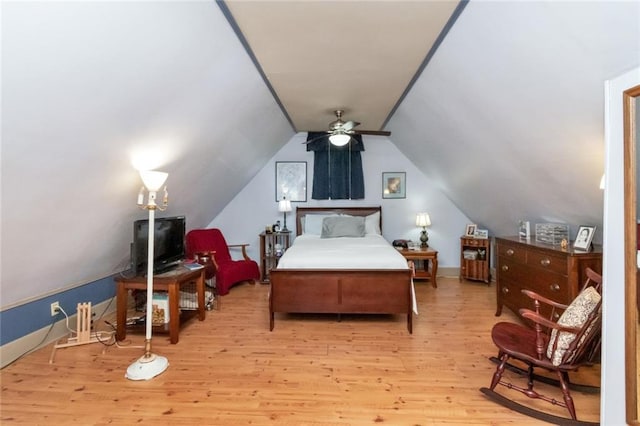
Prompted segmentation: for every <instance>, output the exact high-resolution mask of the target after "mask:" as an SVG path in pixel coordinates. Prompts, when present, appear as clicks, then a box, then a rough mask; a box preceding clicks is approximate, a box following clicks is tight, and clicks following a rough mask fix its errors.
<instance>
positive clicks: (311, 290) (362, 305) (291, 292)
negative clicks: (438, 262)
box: [269, 269, 413, 333]
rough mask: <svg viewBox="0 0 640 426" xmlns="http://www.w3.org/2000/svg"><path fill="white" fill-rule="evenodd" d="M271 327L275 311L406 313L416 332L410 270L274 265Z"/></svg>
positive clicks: (408, 322) (409, 324)
mask: <svg viewBox="0 0 640 426" xmlns="http://www.w3.org/2000/svg"><path fill="white" fill-rule="evenodd" d="M270 278H271V292H270V296H269V327H270V330H273V327H274V314H275V313H276V312H288V313H336V314H342V313H350V314H406V315H407V329H408V330H409V333H412V332H413V315H412V312H413V309H412V308H413V306H412V295H411V270H410V269H402V270H389V269H380V270H343V269H341V270H324V269H323V270H313V269H272V270H271V275H270Z"/></svg>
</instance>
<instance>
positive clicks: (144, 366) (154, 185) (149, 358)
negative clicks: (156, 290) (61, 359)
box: [125, 171, 169, 380]
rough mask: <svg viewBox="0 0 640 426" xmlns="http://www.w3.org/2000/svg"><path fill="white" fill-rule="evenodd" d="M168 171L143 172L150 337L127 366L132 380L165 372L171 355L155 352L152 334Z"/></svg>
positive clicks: (141, 203) (141, 201)
mask: <svg viewBox="0 0 640 426" xmlns="http://www.w3.org/2000/svg"><path fill="white" fill-rule="evenodd" d="M167 176H168V174H167V173H164V172H156V171H141V172H140V177H141V178H142V181H143V182H144V186H143V187H142V188H140V192H139V193H138V206H139V207H140V208H142V209H145V210H148V211H149V231H148V234H149V237H148V245H147V317H146V320H145V326H146V337H145V344H144V355H142V356H141V357H140V358H138V359H137V360H136V361H135V362H134V363H133V364H131V365H130V366H129V368H127V373H126V374H125V377H126V378H127V379H129V380H149V379H152V378H154V377H155V376H157V375H158V374H160V373H162V372H163V371H164V370H166V369H167V367H168V366H169V360H167V358H165V357H163V356H160V355H155V354H153V353H151V333H152V326H153V256H154V253H153V244H154V235H153V234H154V228H155V212H156V209H158V210H164V209H166V207H167V204H168V202H169V199H168V194H167V187H166V186H165V187H164V198H163V200H162V206H158V205H157V204H156V193H157V192H158V190H159V189H160V187H162V184H164V182H165V181H166V180H167ZM145 188H146V192H147V203H146V204H145V203H144V193H145Z"/></svg>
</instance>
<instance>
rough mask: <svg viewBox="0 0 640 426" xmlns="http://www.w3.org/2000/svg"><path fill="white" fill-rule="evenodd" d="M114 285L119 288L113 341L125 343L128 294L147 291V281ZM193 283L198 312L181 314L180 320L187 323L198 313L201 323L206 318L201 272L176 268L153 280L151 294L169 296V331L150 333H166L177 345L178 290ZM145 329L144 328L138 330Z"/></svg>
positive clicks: (156, 329) (155, 329) (126, 280)
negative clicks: (131, 291)
mask: <svg viewBox="0 0 640 426" xmlns="http://www.w3.org/2000/svg"><path fill="white" fill-rule="evenodd" d="M115 281H116V283H117V285H118V290H117V296H118V303H117V313H116V315H117V325H116V340H124V339H125V338H126V337H127V304H128V299H129V297H128V296H129V290H145V291H146V290H147V278H146V277H143V276H139V277H133V278H125V277H116V278H115ZM192 283H195V285H196V292H197V297H198V309H197V310H196V311H184V312H183V313H182V316H183V318H182V319H186V317H187V316H190V315H189V314H192V313H197V315H198V319H199V320H200V321H203V320H204V318H205V305H204V268H201V269H196V270H189V269H187V268H184V267H182V266H181V267H179V268H176V269H175V270H173V271H169V272H166V273H164V274H160V275H155V276H154V277H153V291H154V292H155V291H166V292H167V293H168V295H169V327H168V330H167V327H166V326H154V327H153V332H154V333H156V332H166V331H168V332H169V339H170V341H171V343H173V344H176V343H178V335H179V333H180V322H181V318H180V316H181V314H180V287H182V286H183V285H186V284H192ZM140 328H141V329H144V326H143V327H140Z"/></svg>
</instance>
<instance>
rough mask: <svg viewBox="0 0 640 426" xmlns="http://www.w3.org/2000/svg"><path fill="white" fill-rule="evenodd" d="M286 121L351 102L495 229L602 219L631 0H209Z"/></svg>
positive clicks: (627, 62)
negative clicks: (611, 93)
mask: <svg viewBox="0 0 640 426" xmlns="http://www.w3.org/2000/svg"><path fill="white" fill-rule="evenodd" d="M219 5H220V6H221V9H222V10H223V12H224V13H225V14H226V16H227V18H228V20H229V21H230V23H231V24H232V26H233V27H234V28H235V30H236V32H237V34H238V36H239V38H240V39H241V40H242V41H243V43H244V45H245V48H246V49H247V50H248V52H249V53H250V54H252V55H253V60H254V62H255V63H256V66H257V67H258V69H260V70H261V72H262V73H263V77H264V78H265V81H267V84H268V85H270V87H271V90H272V93H273V94H274V97H275V99H277V100H278V102H279V103H280V106H281V108H282V109H283V111H284V113H285V114H286V115H288V117H289V120H290V122H291V123H292V126H293V127H294V129H295V130H296V131H305V130H324V129H326V128H327V123H329V122H330V121H332V120H333V119H334V117H333V116H332V111H333V110H335V109H337V108H341V109H346V113H345V115H346V116H347V119H353V120H355V121H358V122H361V123H362V125H361V127H360V128H361V129H372V130H380V129H382V128H384V129H385V130H388V131H392V135H391V140H392V141H393V143H394V144H396V145H397V146H398V148H399V149H400V150H401V151H402V152H403V153H404V154H405V155H406V156H407V157H408V158H410V159H412V161H413V162H414V163H415V164H416V166H418V168H419V169H420V170H422V171H423V173H425V174H426V175H427V176H429V177H430V178H431V180H432V182H433V184H434V185H436V186H437V187H438V188H439V189H441V190H442V191H443V192H444V193H445V194H447V196H448V197H449V198H450V199H451V200H452V201H453V202H454V203H455V204H456V205H457V206H458V207H459V208H460V209H461V210H462V211H463V212H464V213H465V214H466V215H468V216H469V217H470V218H471V219H472V220H474V221H476V222H478V223H481V224H483V226H486V227H488V228H489V229H490V231H491V232H492V233H510V232H513V229H514V226H515V225H514V223H515V221H516V220H515V218H522V219H527V220H532V221H534V222H536V221H537V222H563V223H573V224H580V223H591V224H599V223H601V222H602V191H601V190H600V188H599V182H600V178H601V176H602V174H603V171H604V155H605V153H604V139H603V138H604V129H603V116H604V113H603V99H604V97H603V94H604V82H605V81H606V80H607V79H609V78H612V77H613V76H616V75H618V74H620V73H622V72H624V71H625V70H628V69H630V68H631V67H632V66H634V65H636V64H638V62H639V61H640V47H639V46H640V32H639V26H640V6H639V3H637V2H609V1H603V2H492V1H471V2H467V1H462V2H458V1H385V2H375V1H372V2H360V1H348V0H345V1H335V2H317V1H298V2H293V1H285V2H280V1H261V2H244V1H228V2H226V3H219Z"/></svg>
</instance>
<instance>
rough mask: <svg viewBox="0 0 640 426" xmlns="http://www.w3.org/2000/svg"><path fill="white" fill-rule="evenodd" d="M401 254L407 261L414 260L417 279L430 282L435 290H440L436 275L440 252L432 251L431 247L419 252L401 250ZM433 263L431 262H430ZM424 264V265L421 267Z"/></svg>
mask: <svg viewBox="0 0 640 426" xmlns="http://www.w3.org/2000/svg"><path fill="white" fill-rule="evenodd" d="M400 254H402V255H403V256H404V257H405V259H407V260H412V261H414V262H415V264H416V275H415V277H414V278H415V279H417V280H430V281H431V285H432V286H433V288H438V284H437V283H436V275H437V274H438V251H437V250H434V249H432V248H431V247H427V248H422V247H420V248H418V249H417V250H410V249H402V250H400ZM429 261H431V262H429ZM420 263H422V265H420ZM429 263H431V268H429Z"/></svg>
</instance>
